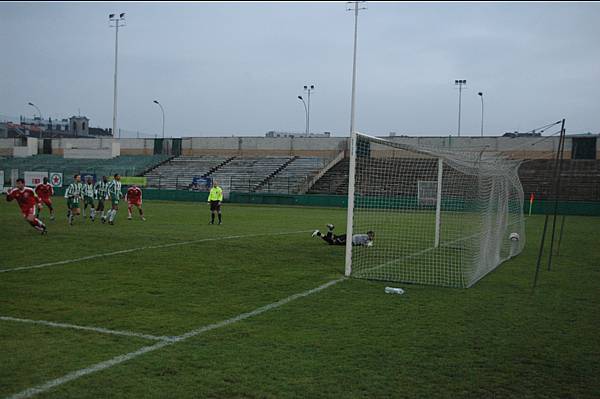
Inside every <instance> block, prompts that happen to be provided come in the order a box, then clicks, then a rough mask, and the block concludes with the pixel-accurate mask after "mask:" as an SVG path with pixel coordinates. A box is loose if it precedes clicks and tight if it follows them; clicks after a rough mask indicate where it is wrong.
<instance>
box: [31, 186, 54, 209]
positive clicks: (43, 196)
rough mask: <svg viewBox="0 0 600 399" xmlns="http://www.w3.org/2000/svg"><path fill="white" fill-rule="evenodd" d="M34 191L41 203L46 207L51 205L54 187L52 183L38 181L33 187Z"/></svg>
mask: <svg viewBox="0 0 600 399" xmlns="http://www.w3.org/2000/svg"><path fill="white" fill-rule="evenodd" d="M35 193H36V194H37V196H38V198H39V201H40V209H41V205H42V204H44V205H46V206H48V207H52V196H53V195H54V188H53V187H52V184H49V183H46V184H44V183H40V184H38V185H37V186H36V187H35Z"/></svg>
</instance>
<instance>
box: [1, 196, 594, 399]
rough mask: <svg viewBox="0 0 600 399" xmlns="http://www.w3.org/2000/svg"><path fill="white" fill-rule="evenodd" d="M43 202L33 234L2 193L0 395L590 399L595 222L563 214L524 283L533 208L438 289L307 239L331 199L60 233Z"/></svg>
mask: <svg viewBox="0 0 600 399" xmlns="http://www.w3.org/2000/svg"><path fill="white" fill-rule="evenodd" d="M55 202H57V203H58V206H57V207H58V209H57V220H56V221H54V222H49V221H48V228H49V234H48V235H46V236H42V235H40V234H39V233H37V232H35V230H33V229H32V228H31V227H30V226H29V225H28V224H27V223H25V222H24V221H23V220H22V218H21V216H20V212H19V208H18V207H17V206H16V204H14V203H6V202H5V201H2V202H0V226H1V230H0V243H1V246H0V248H1V249H0V398H4V397H8V398H11V397H15V398H16V397H40V398H88V397H89V398H98V397H111V398H140V397H155V398H166V397H169V398H198V397H209V398H230V397H236V398H239V397H244V398H249V397H252V398H254V397H261V398H263V397H268V398H282V397H283V398H295V397H307V398H315V397H327V398H332V397H335V398H337V397H357V398H358V397H361V398H375V397H399V398H400V397H401V398H404V397H410V398H413V397H414V398H417V397H418V398H445V397H454V398H456V397H461V398H472V397H498V398H507V397H511V398H525V397H548V398H554V397H561V398H562V397H574V398H596V397H598V392H600V380H599V379H598V375H600V335H599V334H598V328H599V327H600V311H599V309H600V290H599V289H598V287H600V246H599V245H598V242H599V238H598V237H599V236H600V218H592V217H568V218H567V221H566V225H565V226H566V227H565V228H566V230H565V235H564V239H563V242H562V247H561V254H560V256H559V257H555V258H554V263H553V265H554V267H553V270H552V271H547V270H543V271H542V272H541V274H540V280H539V284H538V287H537V289H536V291H535V293H532V290H531V285H532V281H533V275H534V271H535V270H534V268H535V260H536V257H537V252H538V246H539V235H540V233H541V228H542V225H543V221H544V219H543V217H542V216H533V217H530V218H527V246H526V248H525V250H524V252H523V253H522V254H521V255H520V256H518V257H516V258H514V259H512V260H510V261H508V262H506V263H504V264H503V265H501V266H500V267H499V268H498V269H497V270H496V271H494V272H493V273H491V274H490V275H488V276H486V277H485V278H484V279H482V280H481V281H480V282H479V283H477V284H476V285H475V286H474V287H472V288H469V289H451V288H439V287H433V286H420V285H409V284H400V283H386V282H380V281H369V280H359V279H353V278H351V279H344V278H343V272H344V247H333V246H328V245H326V244H325V243H324V242H323V241H321V240H319V239H315V238H311V232H312V231H313V230H314V229H317V228H318V229H321V230H325V224H327V223H334V224H335V225H336V226H337V228H336V231H337V230H340V232H342V231H343V230H344V228H345V219H346V212H345V210H344V209H339V208H337V209H333V208H331V209H328V208H306V207H284V206H244V205H233V204H224V206H223V222H224V224H223V225H221V226H219V225H208V224H207V222H208V220H209V211H208V206H207V204H197V203H184V202H160V201H146V202H145V203H144V208H145V213H146V218H147V221H145V222H143V221H141V220H139V218H137V217H136V216H135V215H134V219H133V220H131V221H129V220H127V219H126V216H127V211H126V208H125V207H122V209H121V211H120V212H119V214H118V216H117V220H116V224H115V225H114V226H110V225H108V224H105V225H103V224H101V223H100V222H99V220H96V222H94V223H92V222H90V221H89V220H82V219H81V218H78V219H77V220H76V221H75V222H74V226H71V227H70V226H68V225H67V223H66V218H65V213H66V210H65V206H64V204H63V201H61V199H60V198H57V199H56V201H55ZM44 212H47V210H44ZM47 215H48V214H47V213H44V214H43V215H42V216H44V217H46V218H45V219H47ZM380 238H381V237H377V239H380ZM381 239H382V240H383V238H381ZM375 245H377V242H375ZM544 264H545V263H544ZM388 285H392V286H397V287H402V288H404V289H405V291H406V292H405V294H404V295H390V294H385V293H384V287H386V286H388Z"/></svg>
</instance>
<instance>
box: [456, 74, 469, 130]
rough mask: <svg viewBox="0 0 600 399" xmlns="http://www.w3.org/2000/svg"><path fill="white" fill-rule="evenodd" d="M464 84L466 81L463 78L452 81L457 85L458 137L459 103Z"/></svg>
mask: <svg viewBox="0 0 600 399" xmlns="http://www.w3.org/2000/svg"><path fill="white" fill-rule="evenodd" d="M466 84H467V81H466V80H464V79H458V80H455V81H454V85H455V86H458V137H460V105H461V100H462V89H463V85H465V86H466ZM465 88H466V87H465Z"/></svg>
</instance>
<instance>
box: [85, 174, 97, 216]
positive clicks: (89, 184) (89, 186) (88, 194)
mask: <svg viewBox="0 0 600 399" xmlns="http://www.w3.org/2000/svg"><path fill="white" fill-rule="evenodd" d="M82 194H83V212H82V215H83V217H85V210H86V209H87V207H88V205H89V206H90V220H91V221H92V222H93V221H94V218H95V217H96V210H95V209H94V182H93V181H92V177H91V176H88V178H87V181H86V182H85V184H84V185H83V189H82Z"/></svg>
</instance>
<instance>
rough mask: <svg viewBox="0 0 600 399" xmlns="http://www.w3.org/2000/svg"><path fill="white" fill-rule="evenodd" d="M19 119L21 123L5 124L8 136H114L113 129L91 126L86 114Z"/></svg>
mask: <svg viewBox="0 0 600 399" xmlns="http://www.w3.org/2000/svg"><path fill="white" fill-rule="evenodd" d="M19 119H20V120H19V123H10V122H7V123H5V124H4V127H5V128H6V132H5V135H6V136H8V137H18V136H21V137H22V136H33V137H45V138H58V137H96V136H112V130H111V129H102V128H93V127H90V120H89V118H88V117H86V116H71V117H70V118H68V119H67V118H62V119H52V118H48V119H40V118H39V117H35V118H26V117H23V116H21V117H20V118H19Z"/></svg>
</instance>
